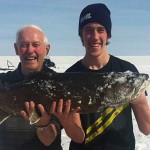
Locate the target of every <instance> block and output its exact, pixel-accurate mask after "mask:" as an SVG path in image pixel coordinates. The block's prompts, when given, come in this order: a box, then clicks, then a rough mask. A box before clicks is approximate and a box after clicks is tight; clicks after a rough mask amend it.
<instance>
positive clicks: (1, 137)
mask: <svg viewBox="0 0 150 150" xmlns="http://www.w3.org/2000/svg"><path fill="white" fill-rule="evenodd" d="M14 47H15V50H16V54H17V55H18V56H19V57H20V61H21V62H20V63H19V65H18V68H17V69H16V70H14V71H12V72H11V71H9V72H7V73H1V74H0V81H1V82H2V83H4V82H9V83H16V82H19V81H22V80H23V79H24V78H25V77H26V76H27V75H29V74H30V73H32V72H38V71H46V72H54V71H53V70H51V69H49V68H48V67H47V66H45V65H44V63H43V62H44V57H45V56H46V55H47V54H48V52H49V49H50V45H49V43H48V40H47V37H46V35H45V34H44V32H43V31H42V30H41V29H40V28H39V27H38V26H35V25H27V26H24V27H22V28H21V29H20V30H19V31H18V32H17V34H16V43H15V44H14ZM25 106H26V110H27V112H25V111H22V112H21V115H22V116H23V117H24V118H25V119H27V121H26V120H25V119H24V118H23V117H21V116H12V117H10V118H8V119H7V120H6V121H5V122H3V123H2V124H1V125H0V150H48V149H49V150H62V147H61V134H60V124H59V121H58V120H57V119H56V118H55V117H54V116H53V117H51V116H50V115H48V113H47V112H46V111H45V110H44V108H43V106H42V105H40V104H39V105H38V107H39V110H40V112H41V115H42V116H41V119H40V121H39V122H37V123H36V126H38V128H36V127H35V126H34V125H33V126H31V125H30V124H29V122H28V118H29V116H28V114H29V113H30V111H32V109H34V103H33V102H32V101H30V102H26V103H25ZM45 126H46V127H45ZM39 127H40V128H39ZM42 129H43V130H42ZM45 145H46V146H45Z"/></svg>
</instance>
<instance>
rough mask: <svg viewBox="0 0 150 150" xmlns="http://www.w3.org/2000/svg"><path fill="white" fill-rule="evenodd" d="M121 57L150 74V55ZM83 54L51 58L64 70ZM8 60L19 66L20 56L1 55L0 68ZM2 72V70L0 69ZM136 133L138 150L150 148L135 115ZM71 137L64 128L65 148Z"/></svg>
mask: <svg viewBox="0 0 150 150" xmlns="http://www.w3.org/2000/svg"><path fill="white" fill-rule="evenodd" d="M119 57H120V58H122V59H124V60H127V61H130V62H132V63H133V64H135V66H136V67H137V68H138V70H139V72H141V73H147V74H149V76H150V56H119ZM81 58H82V56H51V57H50V59H51V61H53V62H54V63H55V65H56V68H54V70H56V71H57V72H64V71H65V70H66V69H67V68H68V67H70V66H71V65H72V64H73V63H75V62H76V61H78V60H79V59H81ZM7 60H8V61H10V62H11V63H12V64H13V65H14V66H15V67H17V65H18V62H19V58H18V57H17V56H0V68H6V67H7ZM0 72H1V70H0ZM147 91H148V94H149V96H148V100H149V103H150V86H149V88H148V90H147ZM133 125H134V133H135V138H136V150H150V136H145V135H143V134H142V133H140V131H139V129H138V126H137V123H136V120H135V118H134V117H133ZM69 142H70V139H69V138H68V137H67V136H66V134H65V132H64V130H63V132H62V146H63V148H64V150H68V147H69Z"/></svg>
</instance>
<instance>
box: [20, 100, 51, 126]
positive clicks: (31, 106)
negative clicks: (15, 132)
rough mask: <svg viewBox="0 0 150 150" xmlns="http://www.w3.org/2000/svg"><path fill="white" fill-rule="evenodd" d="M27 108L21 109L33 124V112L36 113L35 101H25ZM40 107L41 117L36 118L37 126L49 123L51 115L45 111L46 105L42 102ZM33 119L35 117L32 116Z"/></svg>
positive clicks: (22, 113)
mask: <svg viewBox="0 0 150 150" xmlns="http://www.w3.org/2000/svg"><path fill="white" fill-rule="evenodd" d="M25 109H26V111H21V112H20V113H21V115H22V116H23V117H24V118H25V119H26V120H29V121H30V123H31V124H33V123H32V121H31V118H32V116H33V115H32V114H33V113H34V110H35V104H34V102H33V101H30V102H25ZM38 109H39V111H40V113H41V117H40V118H39V119H38V120H36V122H35V126H45V125H47V124H48V123H49V120H50V115H49V114H48V113H47V112H46V111H45V109H44V107H43V106H42V105H41V104H38ZM32 119H33V118H32Z"/></svg>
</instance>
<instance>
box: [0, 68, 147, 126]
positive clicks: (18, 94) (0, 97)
mask: <svg viewBox="0 0 150 150" xmlns="http://www.w3.org/2000/svg"><path fill="white" fill-rule="evenodd" d="M148 78H149V76H148V75H147V74H140V73H133V72H130V71H127V72H111V73H95V74H94V73H45V72H39V73H35V74H32V75H31V76H29V77H28V78H26V79H25V80H23V81H21V82H17V83H14V84H10V83H1V84H0V122H1V123H2V122H3V121H4V120H5V119H7V118H8V117H9V116H11V115H17V114H19V112H20V111H21V110H23V109H24V102H26V101H31V100H32V101H34V103H35V104H36V106H37V104H42V105H43V106H44V108H45V110H46V111H47V112H49V110H50V106H51V104H52V102H53V101H56V102H57V101H58V100H59V99H64V102H65V101H66V100H68V99H70V100H71V101H72V105H71V107H72V108H71V109H74V108H76V107H77V106H79V107H80V108H81V110H80V111H79V113H81V114H83V113H93V112H102V111H103V110H104V109H105V108H107V107H115V108H117V107H119V106H121V105H124V104H126V103H129V102H130V101H132V100H134V99H136V98H137V97H139V96H140V95H141V94H142V93H144V91H145V89H146V88H147V86H148V84H149V80H148ZM36 112H38V110H37V108H36V110H35V112H34V113H33V114H32V118H31V120H30V123H31V124H34V123H35V122H37V120H38V119H39V117H40V116H39V113H36Z"/></svg>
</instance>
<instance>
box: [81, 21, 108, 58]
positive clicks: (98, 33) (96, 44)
mask: <svg viewBox="0 0 150 150" xmlns="http://www.w3.org/2000/svg"><path fill="white" fill-rule="evenodd" d="M107 40H108V37H107V32H106V29H105V28H104V27H103V26H102V25H100V24H98V23H89V24H87V25H85V26H84V27H83V29H82V41H83V44H84V46H85V48H86V54H88V55H90V56H99V55H101V54H102V53H103V52H104V51H105V49H106V42H107Z"/></svg>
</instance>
